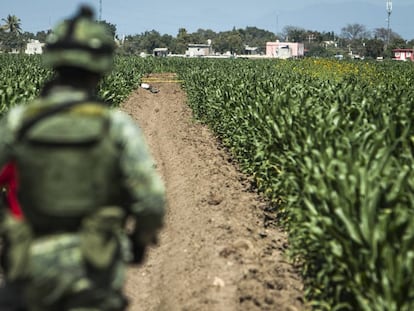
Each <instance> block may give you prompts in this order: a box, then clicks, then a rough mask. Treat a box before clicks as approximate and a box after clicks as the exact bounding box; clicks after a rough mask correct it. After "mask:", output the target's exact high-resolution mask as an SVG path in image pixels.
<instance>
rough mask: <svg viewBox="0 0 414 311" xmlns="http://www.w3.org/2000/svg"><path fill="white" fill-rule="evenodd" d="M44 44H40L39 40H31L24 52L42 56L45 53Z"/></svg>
mask: <svg viewBox="0 0 414 311" xmlns="http://www.w3.org/2000/svg"><path fill="white" fill-rule="evenodd" d="M44 45H45V44H44V43H40V41H39V40H33V39H30V40H29V42H28V43H27V45H26V50H25V51H24V52H25V53H26V54H29V55H33V54H42V53H43V46H44Z"/></svg>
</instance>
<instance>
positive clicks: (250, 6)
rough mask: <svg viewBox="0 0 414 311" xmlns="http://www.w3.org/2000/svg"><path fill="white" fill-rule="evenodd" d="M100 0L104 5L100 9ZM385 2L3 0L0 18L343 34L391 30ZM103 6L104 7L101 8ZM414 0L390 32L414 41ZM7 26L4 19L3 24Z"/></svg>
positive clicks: (399, 9) (33, 23) (41, 25)
mask: <svg viewBox="0 0 414 311" xmlns="http://www.w3.org/2000/svg"><path fill="white" fill-rule="evenodd" d="M100 2H101V3H102V6H100ZM386 2H387V1H386V0H290V1H286V0H284V1H282V0H248V1H246V0H207V1H194V0H191V1H190V0H180V1H171V0H156V1H149V0H147V1H139V0H84V1H77V0H73V1H70V0H36V1H34V0H0V18H1V19H3V18H6V17H7V15H9V14H10V15H16V16H17V17H18V18H20V20H21V28H22V30H23V31H29V32H33V33H36V32H37V31H41V30H48V29H51V28H52V27H53V26H55V25H56V23H57V22H58V21H60V20H61V19H62V18H67V17H71V16H72V15H73V13H74V12H75V11H76V10H77V8H78V7H79V5H80V4H88V5H90V6H92V7H93V8H95V13H96V17H97V18H99V17H101V18H102V20H105V21H107V22H109V23H111V24H114V25H116V27H117V34H118V35H119V36H123V35H135V34H141V33H143V32H145V31H151V30H156V31H158V32H160V33H161V34H169V35H173V36H176V35H177V33H178V29H179V28H185V29H186V30H187V31H188V32H190V33H191V32H195V31H197V30H198V29H211V30H213V31H215V32H219V31H227V30H232V29H233V28H234V27H235V28H243V29H244V28H246V27H250V26H255V27H258V28H260V29H265V30H269V31H271V32H274V33H281V32H282V31H283V28H284V27H286V26H297V27H301V28H304V29H306V30H315V31H320V32H324V31H333V32H335V33H336V34H338V35H339V34H340V31H341V29H342V28H343V27H345V26H347V25H348V24H354V23H358V24H362V25H364V26H366V28H367V30H374V29H376V28H387V27H388V22H387V17H388V15H387V11H386ZM100 8H102V9H101V10H100ZM413 15H414V1H413V0H394V1H392V12H391V15H390V27H391V29H392V30H393V31H394V32H396V33H397V34H399V35H400V36H402V37H403V38H404V39H406V40H411V39H414V25H413V23H412V16H413ZM0 24H3V21H0Z"/></svg>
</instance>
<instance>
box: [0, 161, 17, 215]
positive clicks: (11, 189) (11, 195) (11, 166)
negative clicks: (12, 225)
mask: <svg viewBox="0 0 414 311" xmlns="http://www.w3.org/2000/svg"><path fill="white" fill-rule="evenodd" d="M0 186H1V187H5V188H6V190H7V194H6V198H7V203H8V205H9V208H10V212H11V213H12V215H13V216H14V217H16V218H18V219H21V218H23V212H22V210H21V208H20V204H19V201H18V200H17V186H18V178H17V169H16V164H15V163H14V162H9V163H7V164H6V165H5V166H4V167H3V168H2V170H1V172H0Z"/></svg>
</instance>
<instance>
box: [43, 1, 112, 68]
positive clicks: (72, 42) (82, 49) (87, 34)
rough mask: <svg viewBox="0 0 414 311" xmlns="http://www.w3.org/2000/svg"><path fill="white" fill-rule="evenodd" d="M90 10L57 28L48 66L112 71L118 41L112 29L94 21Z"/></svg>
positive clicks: (50, 40)
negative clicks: (115, 39)
mask: <svg viewBox="0 0 414 311" xmlns="http://www.w3.org/2000/svg"><path fill="white" fill-rule="evenodd" d="M92 17H93V12H92V10H91V9H90V8H89V7H85V6H83V7H81V8H80V11H79V13H78V14H77V15H76V16H75V17H74V18H72V19H70V20H66V21H63V22H61V23H60V24H58V25H57V26H56V28H55V29H54V30H53V31H52V33H51V34H50V35H49V36H48V38H47V40H46V48H45V53H44V57H43V60H44V63H45V64H46V65H47V66H51V67H53V68H58V67H62V66H69V67H78V68H82V69H85V70H89V71H92V72H96V73H106V72H108V71H110V70H111V69H112V65H113V51H114V47H115V43H114V39H113V37H112V35H111V33H110V31H109V29H108V28H107V27H106V26H105V25H104V24H100V23H98V22H96V21H94V20H93V18H92Z"/></svg>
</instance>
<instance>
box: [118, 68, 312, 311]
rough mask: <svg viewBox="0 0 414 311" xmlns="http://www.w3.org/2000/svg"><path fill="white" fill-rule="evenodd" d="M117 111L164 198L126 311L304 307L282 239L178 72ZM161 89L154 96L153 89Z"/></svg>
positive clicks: (132, 275) (131, 281) (132, 279)
mask: <svg viewBox="0 0 414 311" xmlns="http://www.w3.org/2000/svg"><path fill="white" fill-rule="evenodd" d="M150 78H155V79H157V80H155V81H154V82H150V85H151V86H152V87H153V89H152V91H151V90H148V89H144V88H139V89H138V90H136V91H134V92H133V93H132V94H131V96H130V97H129V99H128V100H126V101H125V102H124V103H123V104H122V106H121V109H122V110H124V111H126V112H127V113H128V114H130V115H131V116H132V117H133V118H134V119H135V120H136V121H137V122H138V124H139V125H140V127H141V128H142V130H143V132H144V135H145V137H146V140H147V142H148V144H149V146H150V150H151V153H152V155H153V157H154V159H155V161H156V165H157V169H158V170H159V173H160V174H161V176H162V178H163V180H164V182H165V185H166V191H167V201H168V206H167V215H166V222H165V227H164V228H163V229H162V231H161V232H160V238H159V243H158V245H157V246H155V247H152V248H151V249H149V252H148V254H147V258H146V260H145V262H144V263H143V264H142V265H141V266H138V267H131V268H130V269H129V271H128V280H127V284H126V289H125V290H126V293H127V295H128V297H129V299H130V308H129V309H128V310H130V311H176V310H177V311H178V310H180V311H190V310H191V311H199V310H200V311H201V310H208V311H210V310H214V311H216V310H217V311H230V310H241V311H245V310H246V311H247V310H248V311H259V310H272V311H276V310H281V311H295V310H296V311H299V310H305V306H304V303H303V282H302V280H301V278H300V276H299V274H298V273H297V271H296V269H295V267H294V266H292V265H291V264H290V263H289V262H288V261H287V260H286V256H285V250H286V247H287V236H286V234H285V233H284V232H283V231H282V230H280V229H278V228H277V227H276V226H275V225H274V221H272V219H273V216H272V215H271V214H270V213H268V212H267V211H266V208H267V204H266V201H265V200H263V199H262V198H261V197H260V195H258V194H257V193H255V192H254V191H253V190H252V187H251V183H250V182H249V180H248V178H246V176H244V175H243V174H241V173H240V172H239V170H238V169H237V165H236V164H235V163H234V162H233V161H232V159H231V157H230V156H229V154H228V153H227V152H226V150H225V149H224V148H222V147H221V146H220V144H219V142H218V140H217V139H216V138H215V137H214V135H213V134H212V133H211V132H210V131H209V129H208V128H207V127H206V126H204V125H202V124H200V123H197V122H196V121H194V119H193V118H192V114H191V109H190V108H189V107H188V106H187V104H186V101H187V98H186V94H185V92H184V91H183V89H182V88H181V84H180V83H179V82H173V81H174V79H176V76H175V75H174V74H157V75H152V76H150ZM157 91H158V92H157Z"/></svg>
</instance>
